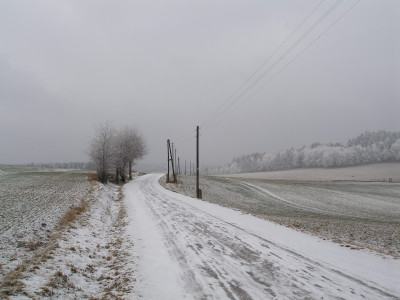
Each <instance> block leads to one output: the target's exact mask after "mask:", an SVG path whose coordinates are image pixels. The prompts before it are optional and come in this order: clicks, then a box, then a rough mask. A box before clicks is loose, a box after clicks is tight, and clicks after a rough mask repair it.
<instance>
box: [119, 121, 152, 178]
mask: <svg viewBox="0 0 400 300" xmlns="http://www.w3.org/2000/svg"><path fill="white" fill-rule="evenodd" d="M124 135H125V136H126V139H127V141H128V145H129V146H128V152H127V157H126V160H127V162H128V170H129V179H132V167H133V164H134V161H135V160H137V159H142V158H143V157H144V156H145V155H146V154H147V152H148V148H147V144H146V141H145V139H144V137H143V135H142V134H141V133H140V132H139V131H138V130H137V129H134V128H125V130H124Z"/></svg>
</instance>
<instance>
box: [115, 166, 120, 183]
mask: <svg viewBox="0 0 400 300" xmlns="http://www.w3.org/2000/svg"><path fill="white" fill-rule="evenodd" d="M115 182H116V183H117V184H119V168H116V170H115Z"/></svg>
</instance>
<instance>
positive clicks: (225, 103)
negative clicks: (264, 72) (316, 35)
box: [202, 0, 325, 127]
mask: <svg viewBox="0 0 400 300" xmlns="http://www.w3.org/2000/svg"><path fill="white" fill-rule="evenodd" d="M324 1H325V0H321V1H320V2H319V3H318V4H317V6H315V7H314V9H313V10H312V11H311V12H310V13H309V14H308V15H307V16H306V17H305V18H304V19H303V21H301V23H300V24H299V25H298V26H297V27H296V28H295V30H294V31H292V33H291V34H290V35H289V36H288V37H287V38H286V39H285V40H284V41H283V42H282V43H281V44H280V45H279V46H278V47H277V48H276V49H275V50H274V51H273V52H272V53H271V54H270V55H269V56H268V57H267V59H266V60H265V61H264V62H263V63H262V64H261V65H260V66H259V67H258V68H257V69H256V70H255V71H254V72H253V73H252V74H251V75H250V76H249V77H248V78H247V79H246V80H245V81H244V82H243V83H242V85H241V86H240V87H239V88H238V89H237V90H236V91H235V92H234V93H233V94H232V95H231V96H230V97H228V98H227V101H225V102H224V103H223V104H222V105H220V106H219V107H218V108H217V109H216V110H215V111H214V112H213V113H212V114H211V115H210V116H208V117H207V118H206V119H205V120H204V121H203V122H202V126H203V127H206V126H207V123H208V121H209V120H210V119H212V118H213V117H214V116H215V115H216V114H217V113H218V111H220V110H221V109H223V108H224V106H226V105H227V104H229V100H231V99H232V98H233V97H235V95H236V94H237V93H239V92H240V91H241V90H242V88H243V87H245V85H246V84H247V83H248V82H249V81H250V80H251V79H252V78H253V77H254V76H255V75H256V74H257V73H258V72H259V71H260V70H261V69H262V68H263V67H264V66H265V65H266V64H267V63H268V62H269V61H270V60H271V58H272V57H273V56H274V55H275V54H276V53H277V52H278V51H279V50H280V49H281V48H282V47H283V46H284V45H285V44H286V43H287V41H288V40H289V39H290V38H291V37H292V36H293V35H294V34H295V33H296V32H297V31H298V30H299V29H300V28H301V27H302V26H303V24H304V23H305V22H306V21H307V20H308V19H309V18H310V17H311V16H312V15H313V14H314V12H315V11H316V10H317V9H318V8H319V7H320V6H321V5H322V3H323V2H324Z"/></svg>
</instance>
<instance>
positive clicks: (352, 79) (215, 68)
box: [0, 0, 400, 169]
mask: <svg viewBox="0 0 400 300" xmlns="http://www.w3.org/2000/svg"><path fill="white" fill-rule="evenodd" d="M399 15H400V3H399V1H396V0H387V1H373V0H363V1H357V0H348V1H347V0H346V1H335V0H326V1H319V0H313V1H289V0H287V1H235V2H232V1H226V0H224V1H219V2H217V3H216V2H212V1H190V2H188V1H173V2H170V1H113V2H110V1H105V0H101V1H85V2H81V1H78V2H76V1H75V2H71V1H61V2H60V1H57V2H53V1H35V2H25V1H19V0H17V1H7V0H6V1H2V2H1V3H0V140H1V147H0V163H2V164H21V163H31V162H33V163H41V162H48V163H51V162H71V161H73V162H75V161H79V162H85V161H88V156H87V150H88V143H89V141H90V139H91V137H92V136H93V134H94V131H95V126H97V125H98V124H99V123H101V122H103V121H105V120H112V122H113V124H114V126H115V127H116V128H119V127H123V126H125V125H127V126H133V127H135V128H138V129H139V130H140V131H141V132H143V135H144V137H145V138H146V139H147V141H148V148H149V154H148V155H147V156H146V157H145V158H144V160H143V162H142V164H141V165H143V166H148V168H149V169H159V168H160V167H157V166H160V165H164V166H165V164H166V163H165V160H166V157H165V156H166V155H165V152H166V151H165V150H166V139H167V138H170V139H171V140H172V141H173V142H174V143H175V146H176V149H178V152H179V156H180V157H181V159H182V160H187V161H188V162H189V161H194V157H195V139H194V135H195V127H196V126H197V125H199V126H200V131H201V137H200V141H201V163H202V164H204V165H209V166H215V165H222V164H226V163H229V162H230V161H231V160H232V158H233V157H239V156H241V155H244V154H250V153H274V152H278V151H281V150H282V149H285V148H290V147H293V148H295V149H297V148H300V147H302V146H303V145H310V144H312V143H314V142H320V143H326V142H339V143H343V144H344V143H346V142H347V140H348V139H350V138H354V137H356V136H358V135H360V134H362V133H364V132H365V131H370V132H377V131H379V130H386V131H391V132H398V131H399V130H400V121H399V120H400V119H399V118H398V115H399V112H400V101H399V99H400V90H399V88H398V82H400V57H399V53H400V38H399V37H400V32H399V30H400V18H399ZM139 166H140V165H139Z"/></svg>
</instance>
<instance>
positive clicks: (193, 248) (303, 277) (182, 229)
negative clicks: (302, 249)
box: [139, 175, 395, 299]
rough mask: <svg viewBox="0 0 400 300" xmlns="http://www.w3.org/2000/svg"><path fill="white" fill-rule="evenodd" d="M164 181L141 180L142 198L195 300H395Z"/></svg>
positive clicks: (385, 293) (153, 177) (151, 176)
mask: <svg viewBox="0 0 400 300" xmlns="http://www.w3.org/2000/svg"><path fill="white" fill-rule="evenodd" d="M159 177H160V175H150V176H146V177H143V178H140V179H139V180H140V185H139V187H140V189H141V194H142V195H143V196H144V198H145V204H146V208H147V212H148V213H149V216H150V217H151V218H152V219H153V221H154V222H155V223H156V224H157V227H158V228H159V230H160V232H161V233H162V236H163V238H164V242H165V245H166V247H167V248H168V249H169V253H170V255H171V256H172V257H173V258H174V259H175V260H176V261H177V263H178V264H179V266H180V268H181V270H182V277H183V280H184V281H185V283H186V289H187V290H189V291H190V292H191V293H192V295H193V297H194V298H198V299H200V298H210V299H212V298H216V299H218V298H226V297H228V298H230V299H260V298H264V299H265V298H267V299H274V298H281V297H288V296H292V297H293V296H295V297H296V298H306V297H311V298H320V297H324V296H328V297H335V298H349V296H350V295H351V298H352V299H362V298H364V297H366V296H367V297H371V296H372V297H377V298H395V296H394V295H392V294H390V293H388V292H386V291H383V290H381V289H379V288H377V287H374V286H373V285H372V284H369V283H366V282H363V281H361V280H358V279H357V278H354V277H352V276H349V275H346V274H344V273H342V272H340V271H339V270H336V269H334V268H332V267H329V266H324V265H322V264H320V263H319V262H317V261H312V260H310V259H308V258H306V257H304V256H303V255H301V254H299V253H296V252H294V251H292V250H290V249H287V248H284V247H282V246H279V245H277V244H275V243H273V242H271V241H269V240H267V239H264V238H262V237H260V236H258V235H256V234H254V233H252V232H249V231H247V230H245V229H243V228H241V227H240V226H239V225H236V224H233V223H230V222H226V221H224V220H223V219H221V218H218V217H216V216H213V215H211V214H209V213H207V212H205V211H202V210H201V209H199V208H197V207H195V206H193V205H190V204H188V203H186V202H184V201H182V200H181V199H180V198H181V197H179V196H180V195H176V194H174V193H171V192H169V191H166V190H164V189H163V188H162V187H161V186H160V185H159V184H158V179H159Z"/></svg>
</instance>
